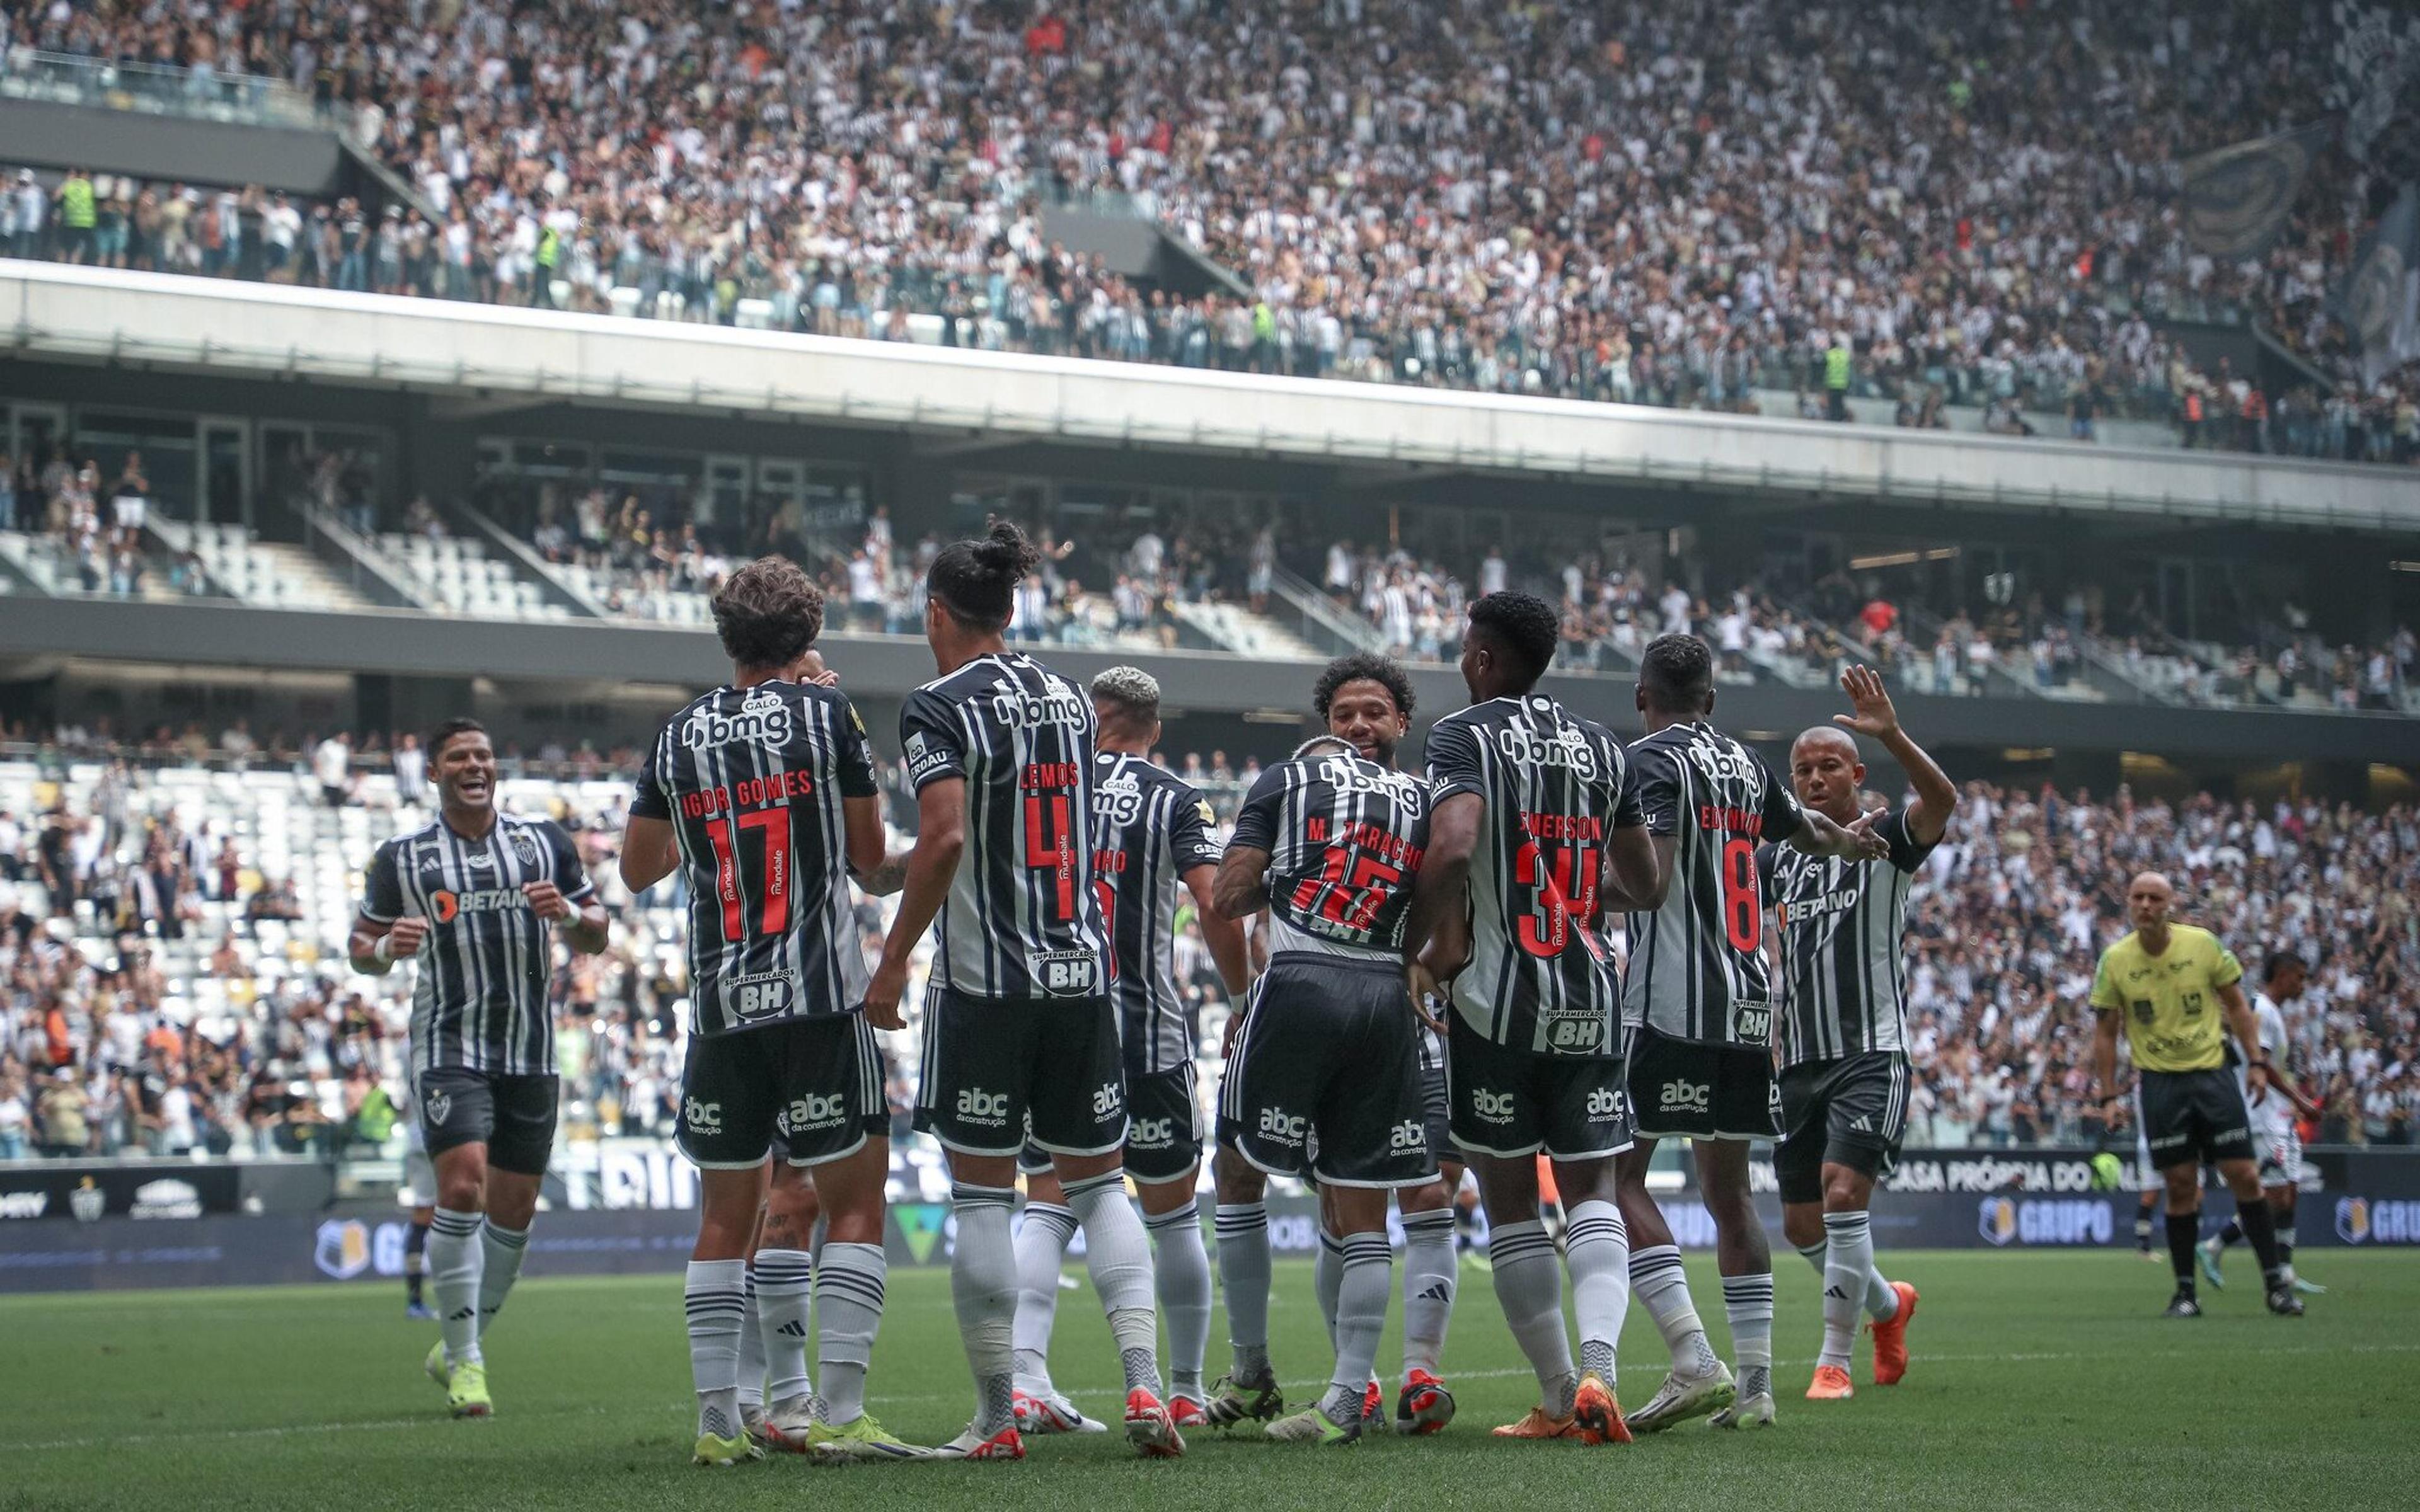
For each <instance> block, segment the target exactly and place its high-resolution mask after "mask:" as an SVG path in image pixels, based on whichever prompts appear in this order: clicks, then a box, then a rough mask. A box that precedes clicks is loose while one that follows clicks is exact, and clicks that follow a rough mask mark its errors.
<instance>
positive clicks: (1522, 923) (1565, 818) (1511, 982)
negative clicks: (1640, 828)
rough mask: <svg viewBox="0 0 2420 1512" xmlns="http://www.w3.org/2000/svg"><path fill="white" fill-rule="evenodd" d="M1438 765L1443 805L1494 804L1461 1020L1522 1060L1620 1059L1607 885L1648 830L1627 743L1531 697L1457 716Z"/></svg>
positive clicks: (1473, 883)
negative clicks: (1604, 895) (1602, 919)
mask: <svg viewBox="0 0 2420 1512" xmlns="http://www.w3.org/2000/svg"><path fill="white" fill-rule="evenodd" d="M1427 755H1428V769H1429V783H1430V789H1429V802H1430V804H1431V805H1432V807H1434V806H1435V805H1439V804H1442V803H1444V802H1445V801H1446V800H1447V799H1448V798H1450V797H1453V796H1455V795H1458V794H1465V793H1468V794H1475V795H1478V797H1479V798H1480V800H1481V810H1480V820H1479V846H1478V849H1477V850H1476V851H1475V852H1473V854H1472V856H1471V861H1470V961H1469V964H1466V966H1464V968H1463V971H1462V975H1460V976H1459V977H1456V978H1455V979H1454V982H1453V1005H1454V1009H1455V1011H1457V1012H1459V1013H1460V1014H1461V1015H1462V1019H1463V1022H1464V1023H1465V1024H1467V1025H1468V1026H1470V1027H1471V1028H1473V1029H1475V1030H1477V1031H1478V1032H1479V1033H1481V1034H1482V1035H1484V1036H1486V1037H1487V1039H1489V1040H1490V1041H1494V1042H1495V1043H1497V1044H1501V1045H1508V1046H1511V1047H1512V1048H1513V1049H1516V1050H1531V1051H1535V1052H1537V1053H1539V1054H1541V1055H1565V1056H1607V1055H1611V1054H1613V1053H1614V1049H1615V1044H1616V1038H1617V1037H1616V1035H1615V1033H1614V1028H1615V1025H1616V1023H1617V1020H1618V1015H1619V1014H1620V1012H1621V977H1620V975H1619V973H1618V972H1617V971H1616V970H1615V967H1614V961H1613V952H1612V950H1611V949H1609V948H1607V946H1606V943H1605V941H1604V939H1602V938H1601V937H1600V936H1599V935H1598V933H1597V928H1596V919H1597V911H1598V910H1597V881H1598V878H1599V877H1600V876H1601V875H1603V873H1604V870H1605V850H1606V840H1607V838H1608V836H1609V835H1610V834H1611V832H1612V831H1614V830H1616V829H1620V828H1623V827H1626V826H1628V825H1637V824H1643V823H1644V822H1645V820H1644V816H1643V815H1642V814H1641V812H1640V810H1639V806H1638V797H1637V794H1635V793H1633V792H1631V791H1630V789H1629V785H1628V781H1627V774H1628V771H1629V755H1628V753H1627V752H1626V751H1625V750H1624V749H1623V748H1622V745H1621V741H1620V740H1619V739H1617V738H1615V736H1614V734H1613V733H1612V732H1611V731H1609V730H1607V729H1606V727H1605V726H1603V725H1601V724H1598V723H1596V722H1595V721H1593V720H1590V719H1582V718H1579V717H1576V716H1575V715H1573V714H1572V713H1571V712H1570V711H1569V710H1567V709H1565V708H1564V707H1563V706H1562V705H1561V704H1559V703H1558V702H1555V701H1554V700H1553V699H1551V698H1548V697H1546V696H1545V695H1544V694H1543V693H1531V694H1528V696H1526V697H1523V698H1517V699H1515V698H1500V699H1494V700H1491V701H1490V702H1485V703H1481V704H1477V705H1474V706H1473V707H1471V708H1467V709H1465V710H1463V711H1462V712H1461V713H1460V714H1453V715H1448V716H1447V717H1445V718H1443V719H1440V720H1438V721H1437V724H1436V727H1435V729H1433V730H1431V731H1430V732H1429V739H1428V752H1427Z"/></svg>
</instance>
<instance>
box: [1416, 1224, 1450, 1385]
mask: <svg viewBox="0 0 2420 1512" xmlns="http://www.w3.org/2000/svg"><path fill="white" fill-rule="evenodd" d="M1453 1291H1454V1256H1453V1209H1452V1208H1451V1207H1450V1206H1447V1207H1443V1208H1433V1209H1431V1210H1430V1211H1426V1212H1407V1213H1405V1214H1404V1375H1406V1376H1408V1375H1410V1374H1411V1373H1412V1372H1413V1371H1415V1370H1425V1371H1427V1372H1428V1373H1429V1374H1430V1375H1435V1374H1436V1373H1437V1361H1438V1359H1439V1358H1440V1357H1442V1356H1443V1355H1444V1353H1445V1331H1446V1325H1447V1324H1448V1323H1450V1322H1451V1321H1452V1320H1453Z"/></svg>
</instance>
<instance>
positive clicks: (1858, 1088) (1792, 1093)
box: [1773, 1050, 1908, 1202]
mask: <svg viewBox="0 0 2420 1512" xmlns="http://www.w3.org/2000/svg"><path fill="white" fill-rule="evenodd" d="M1907 1086H1908V1065H1907V1057H1906V1056H1905V1055H1904V1054H1902V1053H1900V1052H1899V1051H1896V1050H1875V1051H1869V1052H1868V1053H1867V1054H1865V1055H1860V1056H1849V1057H1844V1058H1842V1059H1838V1060H1809V1061H1806V1062H1803V1063H1802V1064H1799V1065H1795V1066H1791V1067H1788V1068H1786V1069H1785V1070H1784V1071H1783V1072H1782V1073H1781V1140H1780V1142H1779V1143H1778V1144H1776V1145H1775V1146H1774V1149H1773V1174H1774V1179H1775V1180H1776V1181H1777V1182H1778V1183H1779V1184H1780V1187H1781V1200H1782V1201H1784V1202H1821V1201H1823V1167H1824V1166H1825V1165H1846V1166H1847V1167H1849V1168H1850V1169H1851V1170H1853V1171H1856V1172H1858V1173H1860V1174H1861V1175H1864V1176H1866V1177H1868V1178H1869V1179H1870V1178H1873V1177H1879V1176H1884V1175H1886V1174H1888V1172H1889V1171H1890V1168H1891V1167H1892V1166H1893V1165H1898V1164H1899V1142H1900V1140H1901V1139H1903V1138H1905V1137H1906V1136H1907Z"/></svg>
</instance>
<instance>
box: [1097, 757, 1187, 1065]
mask: <svg viewBox="0 0 2420 1512" xmlns="http://www.w3.org/2000/svg"><path fill="white" fill-rule="evenodd" d="M1093 775H1094V784H1093V822H1094V823H1093V844H1094V854H1093V879H1094V880H1093V891H1094V896H1095V897H1096V898H1098V900H1099V902H1100V908H1101V926H1102V932H1103V933H1105V934H1106V935H1107V936H1108V937H1109V996H1110V999H1111V1000H1112V1001H1113V1002H1114V1003H1116V1005H1117V1008H1118V1022H1119V1026H1120V1034H1121V1036H1122V1039H1123V1042H1124V1044H1125V1059H1126V1066H1127V1069H1128V1070H1129V1071H1130V1072H1138V1073H1140V1074H1144V1075H1149V1074H1152V1073H1155V1072H1162V1071H1167V1070H1170V1069H1171V1068H1172V1067H1174V1066H1176V1065H1177V1064H1179V1063H1180V1062H1182V1061H1186V1060H1189V1059H1190V1058H1191V1054H1192V1047H1191V1045H1190V1043H1189V1041H1188V1036H1187V1027H1186V1021H1185V1005H1184V1001H1183V999H1182V998H1181V996H1180V995H1179V994H1178V991H1177V984H1176V968H1175V943H1176V903H1177V887H1178V884H1179V883H1180V881H1181V880H1182V878H1183V877H1184V875H1185V873H1186V872H1188V871H1190V870H1191V869H1193V868H1194V867H1197V866H1216V865H1218V841H1217V840H1216V839H1215V838H1214V837H1213V835H1212V834H1211V825H1212V818H1213V816H1212V814H1211V811H1210V806H1209V805H1208V804H1207V803H1205V802H1203V801H1202V795H1201V794H1199V793H1197V792H1195V791H1194V790H1193V788H1192V787H1191V786H1190V785H1189V784H1187V782H1186V781H1185V780H1184V779H1181V778H1178V777H1177V776H1176V775H1175V774H1174V773H1171V772H1170V771H1168V770H1167V769H1166V768H1164V767H1160V766H1157V765H1155V764H1153V763H1152V762H1151V761H1149V760H1148V759H1146V758H1144V757H1141V756H1136V755H1131V754H1128V753H1126V752H1123V751H1103V752H1100V753H1099V754H1098V755H1097V756H1096V757H1095V758H1094V764H1093Z"/></svg>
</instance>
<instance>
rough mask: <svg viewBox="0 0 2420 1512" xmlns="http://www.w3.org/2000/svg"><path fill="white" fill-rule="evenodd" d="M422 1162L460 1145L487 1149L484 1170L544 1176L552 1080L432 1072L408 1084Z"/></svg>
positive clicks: (453, 1069) (549, 1148)
mask: <svg viewBox="0 0 2420 1512" xmlns="http://www.w3.org/2000/svg"><path fill="white" fill-rule="evenodd" d="M412 1099H413V1101H414V1102H416V1103H419V1105H420V1140H421V1143H422V1144H423V1145H425V1146H426V1147H427V1150H428V1158H429V1159H430V1160H432V1161H433V1160H435V1159H436V1158H437V1157H438V1156H440V1155H442V1154H443V1153H445V1151H447V1150H449V1149H455V1148H457V1147H458V1146H461V1145H485V1146H487V1147H488V1164H489V1165H492V1166H494V1167H495V1168H496V1169H497V1170H500V1171H512V1172H514V1173H515V1174H517V1175H520V1176H544V1175H545V1174H546V1162H547V1157H548V1156H550V1155H551V1154H552V1153H554V1104H555V1079H554V1078H553V1077H552V1076H504V1075H499V1074H495V1073H492V1072H484V1071H465V1070H462V1069H460V1068H458V1067H435V1068H432V1069H430V1070H427V1071H424V1072H420V1073H419V1074H418V1075H417V1076H415V1077H413V1078H412Z"/></svg>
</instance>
